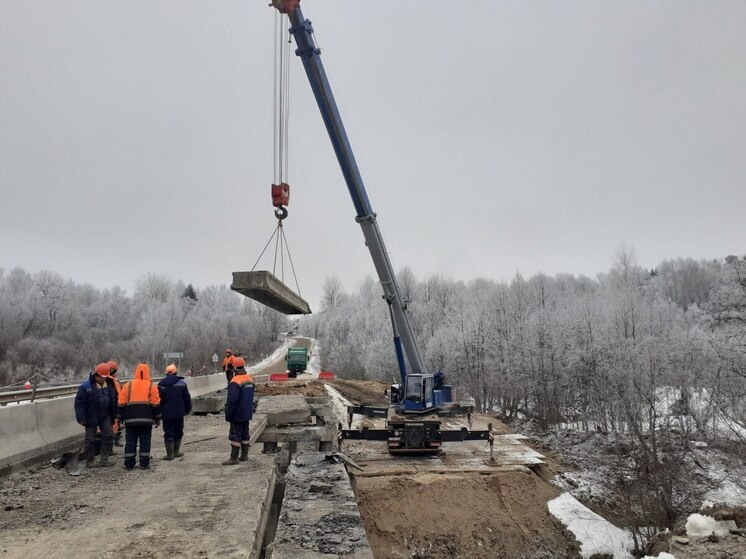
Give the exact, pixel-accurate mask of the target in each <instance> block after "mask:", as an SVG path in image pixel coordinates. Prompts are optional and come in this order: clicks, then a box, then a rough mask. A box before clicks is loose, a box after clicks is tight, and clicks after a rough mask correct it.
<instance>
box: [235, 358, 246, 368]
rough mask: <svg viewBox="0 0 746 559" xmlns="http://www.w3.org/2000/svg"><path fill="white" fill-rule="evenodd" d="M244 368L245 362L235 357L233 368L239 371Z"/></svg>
mask: <svg viewBox="0 0 746 559" xmlns="http://www.w3.org/2000/svg"><path fill="white" fill-rule="evenodd" d="M245 366H246V361H244V360H243V357H236V358H235V359H234V360H233V367H234V368H235V369H241V368H242V367H245Z"/></svg>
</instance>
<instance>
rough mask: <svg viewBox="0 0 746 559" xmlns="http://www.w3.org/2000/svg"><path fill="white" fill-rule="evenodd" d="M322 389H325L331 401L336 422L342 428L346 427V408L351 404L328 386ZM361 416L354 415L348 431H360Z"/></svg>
mask: <svg viewBox="0 0 746 559" xmlns="http://www.w3.org/2000/svg"><path fill="white" fill-rule="evenodd" d="M324 388H325V389H326V391H327V393H328V394H329V397H330V398H331V401H332V410H333V411H334V415H335V416H336V418H337V421H339V422H340V423H341V424H342V425H343V426H345V427H346V426H347V406H351V405H352V404H351V403H350V401H349V400H348V399H347V398H345V397H344V396H342V394H340V393H339V392H338V391H337V390H336V389H334V388H332V387H331V386H329V385H328V384H325V385H324ZM362 419H363V416H362V415H359V414H354V415H353V416H352V425H351V426H350V429H360V428H361V423H362Z"/></svg>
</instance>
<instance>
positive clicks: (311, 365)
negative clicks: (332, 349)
mask: <svg viewBox="0 0 746 559" xmlns="http://www.w3.org/2000/svg"><path fill="white" fill-rule="evenodd" d="M320 371H321V344H320V343H319V341H318V340H316V339H314V338H311V356H310V357H309V358H308V368H307V369H306V372H307V373H309V374H310V375H311V378H319V372H320Z"/></svg>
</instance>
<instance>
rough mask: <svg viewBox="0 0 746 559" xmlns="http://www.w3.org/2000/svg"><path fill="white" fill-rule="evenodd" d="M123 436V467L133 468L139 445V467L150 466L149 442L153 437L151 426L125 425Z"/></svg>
mask: <svg viewBox="0 0 746 559" xmlns="http://www.w3.org/2000/svg"><path fill="white" fill-rule="evenodd" d="M125 427H126V429H125V434H124V465H125V467H127V468H134V467H135V457H136V456H137V455H138V452H137V445H138V443H139V444H140V452H139V455H140V466H144V467H146V466H149V465H150V442H151V439H152V437H153V426H152V425H128V424H126V425H125Z"/></svg>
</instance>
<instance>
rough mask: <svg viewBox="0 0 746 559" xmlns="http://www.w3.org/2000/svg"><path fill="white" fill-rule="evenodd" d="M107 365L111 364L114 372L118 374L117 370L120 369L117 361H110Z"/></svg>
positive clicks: (110, 366)
mask: <svg viewBox="0 0 746 559" xmlns="http://www.w3.org/2000/svg"><path fill="white" fill-rule="evenodd" d="M107 365H108V366H109V369H110V370H111V373H112V374H116V372H117V371H118V370H119V365H118V364H117V362H116V361H109V362H108V363H107Z"/></svg>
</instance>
